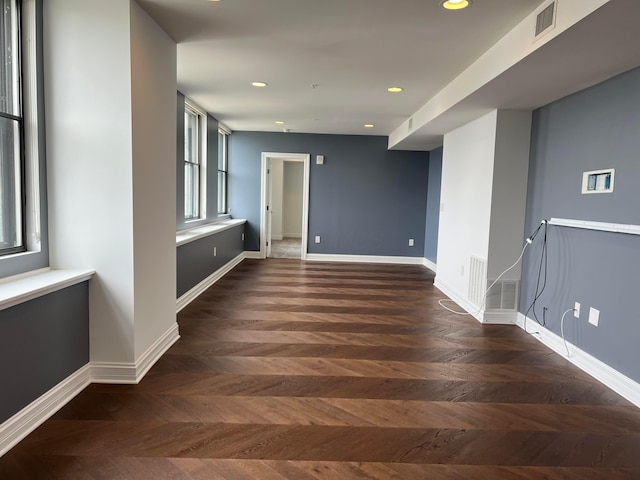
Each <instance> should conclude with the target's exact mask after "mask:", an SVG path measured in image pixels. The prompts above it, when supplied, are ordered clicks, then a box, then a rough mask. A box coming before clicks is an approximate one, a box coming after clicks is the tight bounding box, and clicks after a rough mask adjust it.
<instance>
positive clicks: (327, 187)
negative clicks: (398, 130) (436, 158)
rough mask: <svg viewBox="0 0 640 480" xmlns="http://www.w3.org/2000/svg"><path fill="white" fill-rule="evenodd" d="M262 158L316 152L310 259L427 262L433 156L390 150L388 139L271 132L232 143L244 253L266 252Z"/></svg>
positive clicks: (237, 135) (233, 191) (234, 203)
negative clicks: (393, 257)
mask: <svg viewBox="0 0 640 480" xmlns="http://www.w3.org/2000/svg"><path fill="white" fill-rule="evenodd" d="M262 152H279V153H310V154H311V159H312V161H311V172H310V192H309V203H310V206H309V232H308V233H309V253H326V254H353V255H398V256H413V257H422V256H423V253H424V248H423V245H424V232H425V211H426V203H427V169H428V158H429V155H428V153H426V152H401V151H388V150H387V138H386V137H373V136H351V135H316V134H295V133H267V132H234V133H233V135H231V138H230V145H229V164H230V167H229V168H230V174H229V177H230V178H229V198H230V206H231V209H232V213H233V216H234V217H236V218H246V219H247V220H248V224H247V228H246V234H247V236H246V250H249V251H257V250H259V249H260V239H259V233H260V168H261V165H260V159H261V153H262ZM316 155H324V156H325V164H324V165H316V164H315V156H316ZM316 235H320V236H321V238H322V243H320V244H315V243H313V238H314V237H315V236H316ZM409 238H413V239H414V240H415V246H414V247H409V246H408V241H409Z"/></svg>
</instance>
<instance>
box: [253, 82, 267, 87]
mask: <svg viewBox="0 0 640 480" xmlns="http://www.w3.org/2000/svg"><path fill="white" fill-rule="evenodd" d="M251 85H253V86H254V87H258V88H263V87H266V86H267V85H268V83H265V82H253V83H252V84H251Z"/></svg>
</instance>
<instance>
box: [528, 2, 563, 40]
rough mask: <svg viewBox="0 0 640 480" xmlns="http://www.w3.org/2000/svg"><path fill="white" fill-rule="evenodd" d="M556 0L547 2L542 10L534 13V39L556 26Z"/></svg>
mask: <svg viewBox="0 0 640 480" xmlns="http://www.w3.org/2000/svg"><path fill="white" fill-rule="evenodd" d="M557 3H558V0H554V1H553V2H550V3H548V4H547V5H545V6H544V7H542V10H540V11H539V12H538V14H537V15H536V34H535V36H534V38H535V39H538V38H539V37H541V36H542V35H543V34H545V33H548V32H549V31H551V30H553V28H554V27H555V26H556V5H557Z"/></svg>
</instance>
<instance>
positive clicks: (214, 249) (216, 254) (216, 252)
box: [213, 247, 218, 257]
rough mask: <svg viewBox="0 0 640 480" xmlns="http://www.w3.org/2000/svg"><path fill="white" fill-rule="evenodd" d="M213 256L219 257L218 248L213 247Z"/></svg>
mask: <svg viewBox="0 0 640 480" xmlns="http://www.w3.org/2000/svg"><path fill="white" fill-rule="evenodd" d="M213 256H214V257H217V256H218V247H213Z"/></svg>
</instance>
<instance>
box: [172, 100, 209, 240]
mask: <svg viewBox="0 0 640 480" xmlns="http://www.w3.org/2000/svg"><path fill="white" fill-rule="evenodd" d="M184 102H185V96H184V95H183V94H182V93H180V92H178V100H177V109H176V114H177V118H176V119H177V121H178V128H177V130H178V131H177V135H178V141H177V147H176V202H177V203H176V230H178V231H180V230H185V229H187V228H192V227H196V226H198V225H202V224H205V223H211V222H212V221H213V220H215V219H216V218H217V217H218V120H216V119H215V118H213V117H212V116H211V115H207V218H205V219H202V220H197V221H190V222H189V223H185V221H184Z"/></svg>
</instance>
